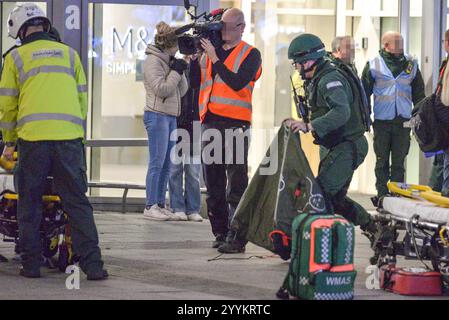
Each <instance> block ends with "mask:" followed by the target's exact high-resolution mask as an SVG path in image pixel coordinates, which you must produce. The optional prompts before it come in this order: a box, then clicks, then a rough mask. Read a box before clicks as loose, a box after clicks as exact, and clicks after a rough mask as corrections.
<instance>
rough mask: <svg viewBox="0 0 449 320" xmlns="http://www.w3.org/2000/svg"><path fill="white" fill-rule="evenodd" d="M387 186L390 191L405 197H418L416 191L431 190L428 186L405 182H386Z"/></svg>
mask: <svg viewBox="0 0 449 320" xmlns="http://www.w3.org/2000/svg"><path fill="white" fill-rule="evenodd" d="M387 187H388V190H390V191H391V192H392V193H396V194H398V195H401V196H404V197H407V198H416V197H419V194H417V193H421V192H430V191H432V188H431V187H429V186H423V185H419V184H406V183H402V182H388V183H387Z"/></svg>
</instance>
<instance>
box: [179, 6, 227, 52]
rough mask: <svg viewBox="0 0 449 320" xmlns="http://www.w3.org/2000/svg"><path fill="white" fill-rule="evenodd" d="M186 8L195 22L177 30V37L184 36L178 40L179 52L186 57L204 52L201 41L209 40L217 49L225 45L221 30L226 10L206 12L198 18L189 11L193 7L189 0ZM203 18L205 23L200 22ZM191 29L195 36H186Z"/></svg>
mask: <svg viewBox="0 0 449 320" xmlns="http://www.w3.org/2000/svg"><path fill="white" fill-rule="evenodd" d="M184 7H185V8H186V10H187V13H188V14H189V16H190V17H191V18H192V19H193V21H194V22H193V23H191V24H188V25H185V26H183V27H180V28H178V29H177V30H176V32H175V33H176V35H182V36H180V37H179V38H178V46H179V51H180V52H181V53H182V54H186V55H190V54H195V53H198V52H201V51H202V50H203V48H202V47H201V42H200V40H201V39H209V40H210V42H212V44H213V46H214V47H216V48H217V47H219V46H221V45H222V44H223V40H222V38H221V30H222V29H223V23H222V22H221V17H222V15H223V13H224V12H225V11H226V10H225V9H217V10H214V11H212V12H211V13H209V14H207V13H206V12H204V13H202V14H200V15H199V16H196V15H194V14H192V13H191V12H190V11H189V10H190V8H191V7H192V5H191V4H190V1H189V0H184ZM195 9H196V8H195ZM201 18H204V21H198V20H200V19H201ZM191 29H192V30H193V34H185V33H186V32H187V31H189V30H191Z"/></svg>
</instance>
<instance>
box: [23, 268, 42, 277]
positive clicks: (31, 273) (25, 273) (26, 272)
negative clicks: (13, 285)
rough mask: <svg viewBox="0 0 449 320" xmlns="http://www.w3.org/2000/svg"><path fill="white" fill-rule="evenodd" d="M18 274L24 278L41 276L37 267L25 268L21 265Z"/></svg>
mask: <svg viewBox="0 0 449 320" xmlns="http://www.w3.org/2000/svg"><path fill="white" fill-rule="evenodd" d="M19 274H20V275H21V276H22V277H25V278H40V277H41V271H40V270H39V269H37V270H26V269H24V268H23V267H22V268H20V272H19Z"/></svg>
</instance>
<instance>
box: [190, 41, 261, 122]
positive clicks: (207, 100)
mask: <svg viewBox="0 0 449 320" xmlns="http://www.w3.org/2000/svg"><path fill="white" fill-rule="evenodd" d="M252 49H253V47H252V46H250V45H249V44H247V43H246V42H244V41H241V42H240V43H239V44H238V45H237V47H235V49H234V50H232V52H231V54H230V55H229V56H228V57H227V59H226V61H225V62H224V65H225V66H226V67H227V68H228V69H229V70H231V71H232V72H234V73H237V72H238V70H239V68H240V65H241V64H242V62H243V61H245V59H246V57H247V56H248V55H249V53H250V52H251V50H252ZM200 65H201V88H200V97H199V108H200V120H201V122H204V118H205V117H206V113H207V110H210V112H212V113H213V114H216V115H219V116H222V117H226V118H231V119H237V120H243V121H248V122H251V117H252V109H253V108H252V95H253V90H254V84H255V82H256V81H257V80H258V79H259V78H260V75H261V74H262V67H261V66H259V70H258V71H257V74H256V76H255V78H254V79H253V80H251V81H250V83H248V85H247V86H246V87H245V88H243V89H241V90H239V91H235V90H233V89H232V88H231V87H229V86H228V85H227V84H226V83H225V82H224V81H223V80H222V79H221V78H220V76H219V75H218V73H217V74H216V75H215V78H214V79H212V61H211V60H210V59H209V57H207V55H206V54H203V56H202V58H201V62H200Z"/></svg>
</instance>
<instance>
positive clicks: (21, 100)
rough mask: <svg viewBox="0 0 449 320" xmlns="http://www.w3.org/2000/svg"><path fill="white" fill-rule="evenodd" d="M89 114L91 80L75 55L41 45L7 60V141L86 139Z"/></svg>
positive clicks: (2, 96) (0, 85) (0, 109)
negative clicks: (87, 78) (88, 93)
mask: <svg viewBox="0 0 449 320" xmlns="http://www.w3.org/2000/svg"><path fill="white" fill-rule="evenodd" d="M86 115H87V85H86V77H85V74H84V70H83V67H82V65H81V61H80V59H79V56H78V54H77V53H76V52H75V50H73V49H72V48H70V47H68V46H67V45H65V44H62V43H59V42H55V41H49V40H36V41H33V42H30V43H28V44H25V45H23V46H21V47H19V48H17V49H14V50H13V51H11V52H10V53H9V54H8V55H7V56H6V58H5V64H4V68H3V72H2V78H1V81H0V126H1V127H2V129H3V138H4V140H5V141H7V142H8V141H15V140H16V139H17V137H18V138H21V139H23V140H26V141H45V140H72V139H77V138H82V137H84V123H85V119H86Z"/></svg>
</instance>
